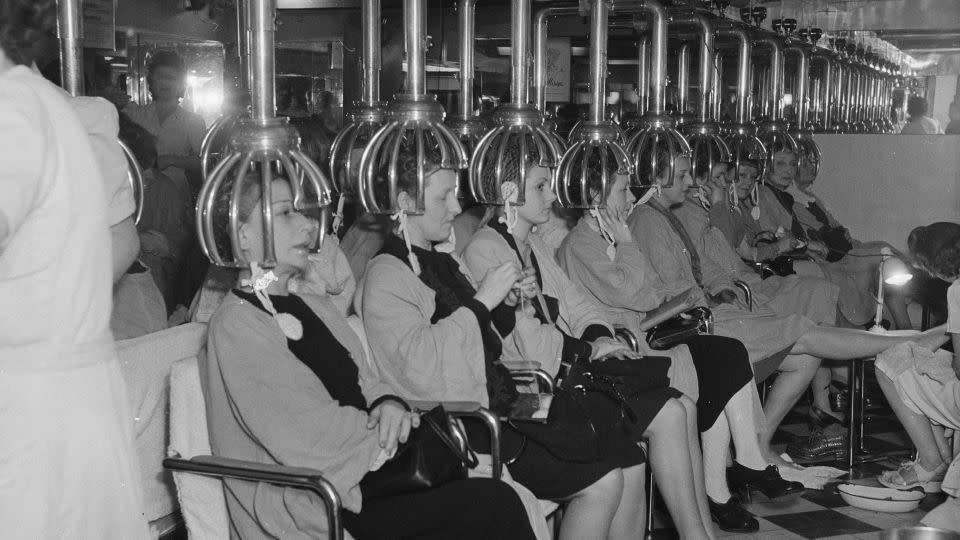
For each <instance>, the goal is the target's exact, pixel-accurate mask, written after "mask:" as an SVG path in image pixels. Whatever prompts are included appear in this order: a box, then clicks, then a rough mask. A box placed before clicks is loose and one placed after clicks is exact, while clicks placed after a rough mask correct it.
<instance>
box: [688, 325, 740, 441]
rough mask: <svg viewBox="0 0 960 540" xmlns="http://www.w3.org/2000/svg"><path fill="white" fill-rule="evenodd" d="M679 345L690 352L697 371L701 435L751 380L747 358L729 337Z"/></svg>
mask: <svg viewBox="0 0 960 540" xmlns="http://www.w3.org/2000/svg"><path fill="white" fill-rule="evenodd" d="M683 343H684V345H686V346H687V347H688V348H689V349H690V355H691V356H692V357H693V366H694V368H696V370H697V379H698V381H699V388H700V399H699V400H697V425H698V426H699V428H700V431H701V432H703V431H706V430H708V429H710V426H712V425H713V424H714V422H716V421H717V418H718V417H719V416H720V413H722V412H723V408H724V407H726V406H727V402H729V401H730V398H732V397H733V395H734V394H736V393H737V392H738V391H739V390H740V389H741V388H743V386H744V385H745V384H747V383H748V382H751V381H753V371H752V370H751V368H750V357H749V355H748V354H747V349H746V347H744V346H743V343H741V342H739V341H738V340H736V339H733V338H728V337H722V336H712V335H701V336H695V337H692V338H690V339H688V340H686V341H684V342H683Z"/></svg>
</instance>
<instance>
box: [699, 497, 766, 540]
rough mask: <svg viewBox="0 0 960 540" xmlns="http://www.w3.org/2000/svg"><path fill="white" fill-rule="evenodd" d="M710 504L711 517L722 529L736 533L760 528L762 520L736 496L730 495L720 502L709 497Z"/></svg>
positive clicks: (755, 530) (749, 531)
mask: <svg viewBox="0 0 960 540" xmlns="http://www.w3.org/2000/svg"><path fill="white" fill-rule="evenodd" d="M707 503H709V505H710V519H712V520H713V522H714V523H716V524H717V526H718V527H720V530H722V531H727V532H736V533H751V532H757V531H758V530H760V522H758V521H757V519H756V518H755V517H753V515H752V514H751V513H750V512H747V510H746V509H745V508H744V507H743V506H742V505H741V504H740V501H739V500H737V498H736V497H730V498H729V499H728V500H727V502H725V503H723V504H720V503H718V502H714V500H713V499H711V498H710V497H707Z"/></svg>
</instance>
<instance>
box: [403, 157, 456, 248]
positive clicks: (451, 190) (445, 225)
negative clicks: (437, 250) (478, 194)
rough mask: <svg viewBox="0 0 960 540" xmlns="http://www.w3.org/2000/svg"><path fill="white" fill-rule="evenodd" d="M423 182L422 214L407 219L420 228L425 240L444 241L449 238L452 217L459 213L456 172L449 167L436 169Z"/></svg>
mask: <svg viewBox="0 0 960 540" xmlns="http://www.w3.org/2000/svg"><path fill="white" fill-rule="evenodd" d="M423 183H424V190H423V214H422V215H419V216H411V217H410V218H408V219H409V220H410V223H412V224H414V226H416V227H418V228H419V229H420V231H421V232H422V234H423V237H424V239H425V240H427V241H429V242H434V243H436V242H444V241H446V240H447V239H448V238H450V230H451V229H452V228H453V218H455V217H457V214H459V213H460V202H459V201H457V174H456V173H455V172H454V171H453V170H451V169H437V170H435V171H434V172H432V173H430V174H428V175H427V177H426V178H425V179H424V182H423Z"/></svg>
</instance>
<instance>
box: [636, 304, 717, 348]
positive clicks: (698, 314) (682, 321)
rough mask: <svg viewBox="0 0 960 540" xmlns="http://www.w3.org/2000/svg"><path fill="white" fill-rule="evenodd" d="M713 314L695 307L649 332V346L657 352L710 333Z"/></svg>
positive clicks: (708, 310)
mask: <svg viewBox="0 0 960 540" xmlns="http://www.w3.org/2000/svg"><path fill="white" fill-rule="evenodd" d="M712 318H713V314H712V313H711V312H710V309H709V308H705V307H695V308H693V309H689V310H687V311H684V312H683V313H681V314H679V315H677V316H676V317H673V318H670V319H668V320H666V321H664V322H662V323H660V324H658V325H656V326H654V327H653V328H651V329H650V330H648V331H647V345H649V346H650V348H651V349H653V350H656V351H663V350H666V349H670V348H672V347H674V346H675V345H678V344H680V343H683V342H684V341H686V340H688V339H690V338H691V337H694V336H699V335H701V334H709V333H710V324H711V322H712Z"/></svg>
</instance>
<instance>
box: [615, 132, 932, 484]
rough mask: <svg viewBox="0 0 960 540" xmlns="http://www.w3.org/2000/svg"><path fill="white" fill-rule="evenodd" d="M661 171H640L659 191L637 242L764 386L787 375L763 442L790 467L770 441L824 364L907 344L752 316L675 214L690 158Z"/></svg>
mask: <svg viewBox="0 0 960 540" xmlns="http://www.w3.org/2000/svg"><path fill="white" fill-rule="evenodd" d="M656 163H657V164H658V165H657V170H650V169H649V167H650V165H649V161H647V160H643V161H641V164H642V165H645V166H646V167H648V168H647V169H646V170H643V169H641V170H639V171H637V174H638V177H639V179H640V181H641V182H642V183H643V184H644V185H650V184H656V186H657V187H655V188H653V189H655V190H656V191H655V195H653V196H652V197H651V198H650V199H649V200H648V201H647V202H646V203H645V204H642V205H638V206H637V207H636V208H635V209H634V210H633V212H632V213H631V215H630V217H629V219H628V225H629V227H630V231H631V233H632V234H633V238H634V239H635V240H636V241H637V243H638V244H639V245H640V249H641V251H643V252H644V253H646V255H647V258H648V260H649V261H650V263H651V266H652V268H653V270H654V271H655V272H656V274H657V276H659V278H660V281H661V282H663V284H664V287H665V289H666V290H668V291H673V294H676V293H677V292H680V291H684V290H687V289H689V288H693V290H694V292H695V294H696V295H697V296H698V299H699V304H700V305H707V306H709V307H710V308H711V309H712V310H713V315H714V321H715V324H714V328H715V331H716V333H717V334H719V335H722V336H727V337H733V338H736V339H739V340H740V341H742V342H743V344H744V345H745V346H746V347H747V351H748V352H749V354H750V360H751V362H752V363H753V364H754V369H755V371H759V372H760V376H761V377H762V378H765V377H766V376H768V375H769V374H771V373H772V372H773V371H780V376H779V377H777V380H776V382H775V383H774V386H773V388H772V390H771V391H770V393H769V394H768V396H767V400H766V403H765V404H764V413H765V415H766V425H765V428H764V430H762V432H761V433H760V437H761V439H760V442H761V448H762V449H763V450H764V455H765V457H766V459H767V460H768V462H770V463H775V464H778V465H780V466H791V465H790V464H789V463H787V462H786V461H784V460H783V459H782V458H780V456H778V455H776V454H775V453H774V452H772V451H771V450H770V440H771V438H772V437H773V433H774V431H775V430H776V427H777V426H778V425H779V424H780V421H781V420H783V418H784V416H786V414H787V412H788V411H789V410H790V408H791V407H793V405H794V403H796V401H797V399H799V398H800V396H801V395H802V393H803V391H804V389H806V387H807V385H808V384H809V383H810V380H811V379H812V378H813V376H814V374H815V372H816V370H817V368H818V367H819V365H820V358H830V359H838V360H847V359H852V358H861V357H864V356H873V355H875V354H877V353H879V352H881V351H883V350H885V349H887V348H889V347H891V346H893V345H896V344H897V343H900V342H902V341H904V338H895V337H890V336H882V335H876V334H870V333H868V332H863V331H855V330H844V329H837V328H829V327H821V326H817V325H816V323H815V322H814V321H813V320H811V319H809V318H807V317H805V316H803V315H798V314H793V315H786V316H783V315H777V314H776V313H775V312H773V311H772V310H770V309H769V308H766V307H763V306H758V307H756V308H755V309H754V311H752V312H751V311H748V310H747V309H746V306H745V304H744V302H743V301H742V300H741V299H740V298H738V296H737V293H736V291H735V289H734V286H733V284H732V283H731V282H730V280H729V278H728V277H727V275H726V274H725V273H724V272H723V271H722V268H721V267H720V266H719V264H718V263H717V262H716V261H714V260H712V258H711V257H709V256H708V257H703V258H702V257H701V256H700V253H699V250H698V249H697V246H696V243H695V242H694V241H693V239H692V238H691V237H690V235H689V234H688V233H687V231H686V229H685V228H684V226H683V224H682V223H681V222H680V220H679V219H678V218H677V216H676V215H675V214H674V213H673V212H672V211H671V208H674V207H677V206H679V205H682V204H683V203H684V202H685V201H686V199H687V197H686V192H687V190H689V189H694V184H693V181H692V179H691V178H690V159H689V157H686V156H681V157H678V158H677V159H676V160H675V162H674V163H673V170H672V173H673V177H672V179H671V178H670V173H671V170H670V166H671V160H670V155H669V154H668V153H667V152H666V151H663V152H662V153H661V154H660V155H658V156H657V160H656ZM942 337H943V329H942V328H938V329H934V330H931V331H930V332H929V333H928V334H927V335H925V336H924V337H922V338H921V339H923V340H927V341H931V342H933V341H938V340H940V339H942Z"/></svg>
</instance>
